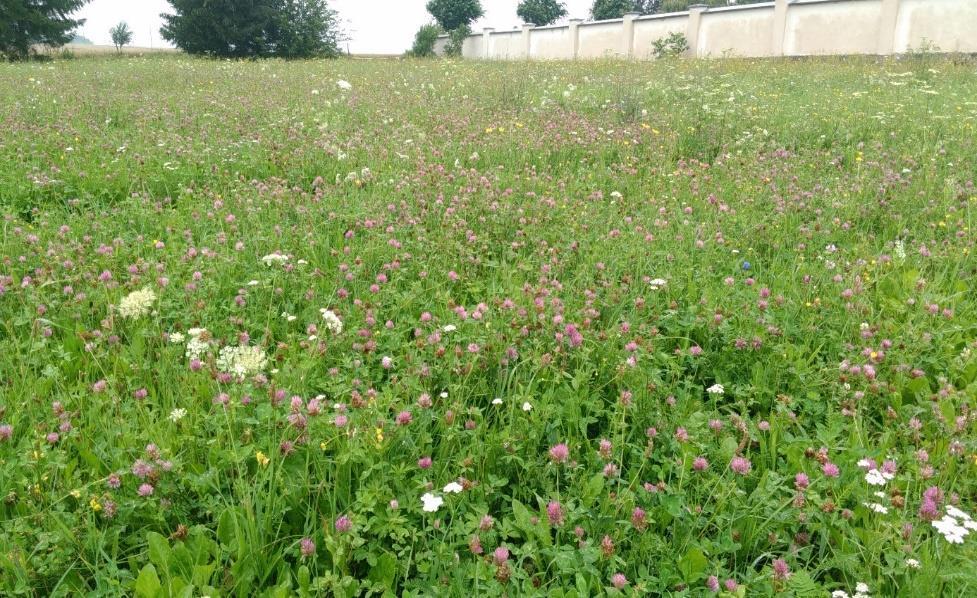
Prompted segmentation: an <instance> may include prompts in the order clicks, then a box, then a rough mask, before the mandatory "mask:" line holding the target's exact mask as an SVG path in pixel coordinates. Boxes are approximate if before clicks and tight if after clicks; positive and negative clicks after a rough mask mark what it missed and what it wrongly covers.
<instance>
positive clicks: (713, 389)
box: [706, 384, 726, 395]
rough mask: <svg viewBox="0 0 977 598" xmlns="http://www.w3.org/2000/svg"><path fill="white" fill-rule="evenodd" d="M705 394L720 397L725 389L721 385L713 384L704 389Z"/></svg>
mask: <svg viewBox="0 0 977 598" xmlns="http://www.w3.org/2000/svg"><path fill="white" fill-rule="evenodd" d="M706 392H707V393H709V394H711V395H722V394H723V393H725V392H726V389H725V388H724V387H723V385H722V384H713V385H712V386H710V387H709V388H707V389H706Z"/></svg>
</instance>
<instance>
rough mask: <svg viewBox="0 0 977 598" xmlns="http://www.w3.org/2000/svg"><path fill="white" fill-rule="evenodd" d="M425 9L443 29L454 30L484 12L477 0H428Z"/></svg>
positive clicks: (469, 23)
mask: <svg viewBox="0 0 977 598" xmlns="http://www.w3.org/2000/svg"><path fill="white" fill-rule="evenodd" d="M427 11H428V12H429V13H431V16H433V17H434V20H435V21H437V22H438V25H441V28H442V29H444V30H445V31H454V30H455V29H457V28H459V27H462V26H464V25H471V24H472V22H473V21H475V20H476V19H478V18H479V17H481V16H482V15H483V14H485V11H484V10H482V3H481V2H479V0H430V1H429V2H428V3H427Z"/></svg>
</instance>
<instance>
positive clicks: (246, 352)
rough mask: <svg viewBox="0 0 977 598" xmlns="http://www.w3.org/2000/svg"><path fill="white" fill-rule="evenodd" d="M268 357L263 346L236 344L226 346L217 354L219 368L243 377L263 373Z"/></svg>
mask: <svg viewBox="0 0 977 598" xmlns="http://www.w3.org/2000/svg"><path fill="white" fill-rule="evenodd" d="M267 365H268V357H267V356H266V355H265V352H264V350H263V349H262V348H261V347H255V346H246V345H236V346H228V347H224V348H223V349H221V350H220V354H219V355H218V356H217V369H219V370H220V371H222V372H224V373H227V374H235V375H237V376H239V377H241V378H246V377H248V376H253V375H255V374H258V373H261V372H262V371H263V370H264V369H265V366H267Z"/></svg>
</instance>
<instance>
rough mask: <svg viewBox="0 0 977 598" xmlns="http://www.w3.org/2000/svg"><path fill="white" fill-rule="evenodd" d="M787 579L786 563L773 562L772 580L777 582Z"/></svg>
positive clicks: (788, 570) (788, 574) (781, 561)
mask: <svg viewBox="0 0 977 598" xmlns="http://www.w3.org/2000/svg"><path fill="white" fill-rule="evenodd" d="M788 577H790V567H789V566H788V565H787V561H785V560H784V559H776V560H775V561H774V562H773V578H774V579H776V580H778V581H784V580H786V579H787V578H788Z"/></svg>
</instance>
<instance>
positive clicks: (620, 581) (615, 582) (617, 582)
mask: <svg viewBox="0 0 977 598" xmlns="http://www.w3.org/2000/svg"><path fill="white" fill-rule="evenodd" d="M611 585H612V586H614V587H615V588H617V589H618V590H621V589H624V586H626V585H628V578H627V577H625V576H624V574H623V573H615V574H614V575H612V576H611Z"/></svg>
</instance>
